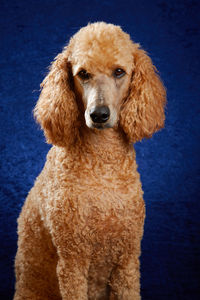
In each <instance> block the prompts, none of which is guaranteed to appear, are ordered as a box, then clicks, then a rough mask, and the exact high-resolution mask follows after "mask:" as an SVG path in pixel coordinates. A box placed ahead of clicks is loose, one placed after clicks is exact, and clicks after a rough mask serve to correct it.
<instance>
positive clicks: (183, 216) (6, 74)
mask: <svg viewBox="0 0 200 300" xmlns="http://www.w3.org/2000/svg"><path fill="white" fill-rule="evenodd" d="M199 15H200V5H199V1H198V0H192V1H189V0H188V1H177V0H176V1H174V0H166V1H164V0H155V1H150V0H135V1H127V0H123V1H122V0H120V1H117V0H116V1H114V0H113V1H112V0H111V1H105V0H101V1H98V0H81V1H80V0H76V1H75V0H74V1H72V0H57V1H56V0H41V1H38V0H1V1H0V76H1V79H0V133H1V135H0V155H1V160H0V170H1V172H0V176H1V177H0V222H1V224H0V238H1V240H0V299H1V300H9V299H12V297H13V291H14V272H13V263H14V256H15V253H16V243H17V235H16V219H17V217H18V215H19V213H20V210H21V207H22V204H23V202H24V200H25V198H26V195H27V193H28V191H29V190H30V188H31V187H32V186H33V183H34V180H35V178H36V176H37V175H38V174H39V172H40V171H41V169H42V167H43V165H44V162H45V156H46V153H47V151H48V149H49V147H50V146H49V145H47V144H46V143H45V140H44V136H43V133H42V132H41V131H40V130H39V128H38V126H37V125H36V124H35V122H34V119H33V115H32V110H33V107H34V105H35V103H36V101H37V98H38V95H39V84H40V83H41V81H42V79H43V78H44V76H45V74H46V73H47V67H48V65H49V64H50V62H51V61H52V60H53V58H54V57H55V56H56V54H58V53H59V52H60V51H61V49H62V47H63V46H64V45H65V44H66V42H67V41H68V39H69V38H70V36H71V35H72V34H74V33H75V32H76V31H77V30H78V29H79V28H80V27H82V26H85V25H87V23H88V22H94V21H106V22H110V23H114V24H118V25H121V26H122V28H123V29H124V30H125V31H126V32H128V33H129V34H130V35H131V37H132V39H133V40H134V41H136V42H139V43H140V44H141V45H142V47H143V48H144V49H145V50H146V51H147V52H148V53H149V54H150V56H151V58H152V60H153V62H154V64H155V65H156V66H157V68H158V70H159V71H160V75H161V77H162V79H163V81H164V84H165V86H166V88H167V94H168V104H167V108H166V126H165V129H164V130H162V131H160V132H159V133H157V134H155V135H154V137H153V138H152V139H150V140H144V141H142V142H140V143H137V144H136V145H135V148H136V152H137V162H138V165H139V171H140V174H141V179H142V183H143V189H144V199H145V202H146V210H147V217H146V222H145V233H144V238H143V241H142V257H141V284H142V299H144V300H151V299H152V300H165V299H170V300H175V299H176V300H179V299H180V300H185V299H187V300H195V299H199V289H200V287H199V284H200V269H199V267H200V257H199V252H200V235H199V229H200V228H199V224H200V221H199V219H200V218H199V208H200V202H199V185H198V183H199V181H198V178H199V177H198V174H199V173H198V171H199V150H200V149H199V143H198V142H197V137H198V136H199V127H198V113H197V112H198V110H199V108H200V107H199V94H200V93H199V92H200V74H199V70H200V66H199V53H200V48H199V41H200V33H199V29H200V22H199V20H200V19H199Z"/></svg>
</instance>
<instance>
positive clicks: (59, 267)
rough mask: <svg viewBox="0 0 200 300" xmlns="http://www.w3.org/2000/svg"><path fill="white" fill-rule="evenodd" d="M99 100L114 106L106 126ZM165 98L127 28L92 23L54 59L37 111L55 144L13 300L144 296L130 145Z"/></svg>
mask: <svg viewBox="0 0 200 300" xmlns="http://www.w3.org/2000/svg"><path fill="white" fill-rule="evenodd" d="M116 68H123V69H124V70H125V72H126V73H125V75H124V76H123V77H122V78H119V79H118V78H114V77H113V70H114V69H116ZM81 69H85V70H87V72H89V73H90V74H91V77H90V79H89V80H88V82H84V81H83V80H82V79H81V78H80V75H79V72H80V70H81ZM99 104H101V105H102V104H103V105H106V106H107V107H109V110H110V118H109V120H108V121H107V122H106V123H102V124H97V125H98V126H100V127H101V130H98V129H96V128H97V125H95V124H94V123H93V122H92V121H91V118H90V111H91V107H94V106H97V105H99ZM164 104H165V90H164V88H163V86H162V83H161V82H160V79H159V77H158V75H157V74H156V69H155V67H154V66H153V65H152V62H151V59H150V58H149V57H148V56H147V55H146V53H145V52H144V51H143V50H141V49H140V47H139V45H138V44H134V43H133V42H132V41H131V40H130V38H129V35H127V34H126V33H124V32H123V31H122V30H121V29H120V27H117V26H114V25H111V24H105V23H94V24H91V25H88V26H87V27H84V28H82V29H81V30H80V31H79V32H78V33H77V34H76V35H75V36H74V37H73V38H72V39H71V40H70V42H69V45H68V46H67V47H65V48H64V50H63V52H62V53H61V54H59V55H58V56H57V57H56V59H55V61H54V62H53V64H52V66H51V68H50V72H49V74H48V75H47V77H46V78H45V79H44V81H43V83H42V91H41V95H40V98H39V100H38V103H37V105H36V108H35V112H34V113H35V117H36V119H37V121H38V122H39V123H40V124H41V127H42V128H43V130H44V133H45V136H46V139H47V141H48V143H52V144H53V147H52V148H51V150H50V151H49V153H48V155H47V161H46V164H45V166H44V169H43V171H42V172H41V174H40V175H39V176H38V178H37V180H36V182H35V185H34V187H33V188H32V190H31V191H30V193H29V195H28V197H27V199H26V202H25V204H24V207H23V209H22V212H21V215H20V217H19V219H18V234H19V240H18V252H17V255H16V262H15V266H16V279H17V280H16V293H15V297H14V299H15V300H27V299H31V300H47V299H49V300H50V299H52V300H54V299H55V300H60V299H65V300H73V299H74V300H79V299H80V300H81V299H124V300H129V299H132V300H138V299H140V282H139V281H140V275H139V256H140V242H141V239H142V235H143V223H144V217H145V208H144V202H143V197H142V195H143V192H142V188H141V182H140V177H139V174H138V172H137V165H136V161H135V152H134V149H133V147H132V145H131V142H136V141H138V140H141V139H142V138H144V137H150V136H151V135H152V134H153V132H155V131H156V130H158V129H160V128H161V127H163V124H164ZM95 127H96V128H95ZM102 129H103V130H102Z"/></svg>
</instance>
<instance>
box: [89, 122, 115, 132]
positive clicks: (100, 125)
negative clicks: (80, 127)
mask: <svg viewBox="0 0 200 300" xmlns="http://www.w3.org/2000/svg"><path fill="white" fill-rule="evenodd" d="M87 126H88V127H89V128H91V129H98V130H103V129H107V128H112V127H113V126H112V125H111V124H110V123H90V124H87Z"/></svg>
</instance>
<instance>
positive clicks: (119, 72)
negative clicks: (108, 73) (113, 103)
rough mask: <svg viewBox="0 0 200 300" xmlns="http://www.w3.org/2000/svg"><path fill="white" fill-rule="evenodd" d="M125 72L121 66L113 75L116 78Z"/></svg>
mask: <svg viewBox="0 0 200 300" xmlns="http://www.w3.org/2000/svg"><path fill="white" fill-rule="evenodd" d="M125 74H126V72H125V71H124V70H123V69H121V68H117V69H116V70H115V71H114V76H115V77H117V78H121V77H122V76H124V75H125Z"/></svg>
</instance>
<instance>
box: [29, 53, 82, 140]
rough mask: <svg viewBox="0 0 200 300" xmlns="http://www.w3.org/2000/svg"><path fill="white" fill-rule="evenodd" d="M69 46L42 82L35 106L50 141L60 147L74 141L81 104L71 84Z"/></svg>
mask: <svg viewBox="0 0 200 300" xmlns="http://www.w3.org/2000/svg"><path fill="white" fill-rule="evenodd" d="M70 72H71V68H70V64H69V62H68V48H64V50H63V52H62V53H61V54H59V55H58V56H57V57H56V58H55V60H54V62H53V63H52V65H51V67H50V72H49V74H48V75H47V76H46V78H45V79H44V81H43V82H42V84H41V88H42V91H41V94H40V97H39V100H38V102H37V104H36V107H35V109H34V116H35V117H36V120H37V122H38V123H40V125H41V127H42V129H43V130H44V134H45V136H46V139H47V142H48V143H51V144H55V145H58V146H65V145H66V144H69V143H73V142H75V139H76V137H77V134H78V107H77V103H76V100H75V94H74V92H73V87H72V77H71V76H70Z"/></svg>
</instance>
